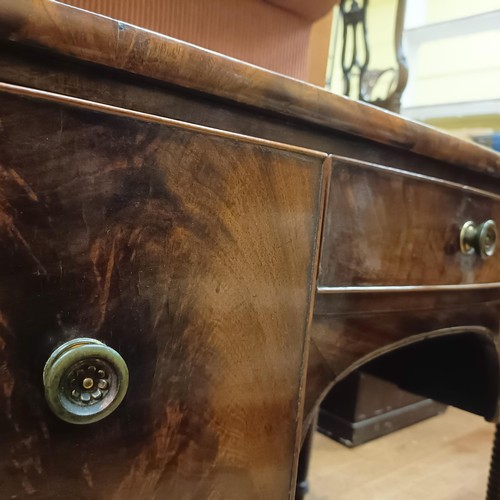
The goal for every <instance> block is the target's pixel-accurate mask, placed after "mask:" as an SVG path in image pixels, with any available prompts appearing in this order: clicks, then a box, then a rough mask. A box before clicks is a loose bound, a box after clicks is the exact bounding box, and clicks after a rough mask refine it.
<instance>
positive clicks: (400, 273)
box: [318, 158, 500, 288]
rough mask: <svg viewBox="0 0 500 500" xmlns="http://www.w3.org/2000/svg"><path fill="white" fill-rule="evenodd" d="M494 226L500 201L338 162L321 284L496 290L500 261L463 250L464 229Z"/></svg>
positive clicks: (401, 174)
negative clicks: (487, 285) (483, 285)
mask: <svg viewBox="0 0 500 500" xmlns="http://www.w3.org/2000/svg"><path fill="white" fill-rule="evenodd" d="M381 193H383V196H381ZM489 219H493V220H498V221H500V196H496V195H493V194H491V193H488V192H481V191H479V190H475V189H472V188H468V187H464V186H462V185H459V184H455V183H451V182H447V181H440V180H439V179H435V178H429V177H425V176H422V175H414V174H410V173H408V172H404V171H401V170H396V169H388V168H384V167H382V166H380V165H373V164H368V163H363V162H354V161H350V160H346V159H342V158H334V161H333V167H332V178H331V183H330V192H329V198H328V204H327V208H326V215H325V230H324V244H323V246H322V251H321V262H320V270H319V280H318V285H319V286H320V287H332V288H343V287H363V286H426V285H427V286H432V285H445V286H446V285H466V284H474V283H499V282H500V255H498V254H497V255H494V256H493V257H491V258H490V259H487V260H482V259H481V258H480V257H479V256H478V255H476V254H473V255H463V254H462V253H461V252H460V249H459V236H460V229H461V228H462V226H463V225H464V224H465V223H466V222H467V221H469V220H472V221H477V222H483V221H486V220H489Z"/></svg>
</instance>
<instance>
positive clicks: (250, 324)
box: [0, 0, 500, 500]
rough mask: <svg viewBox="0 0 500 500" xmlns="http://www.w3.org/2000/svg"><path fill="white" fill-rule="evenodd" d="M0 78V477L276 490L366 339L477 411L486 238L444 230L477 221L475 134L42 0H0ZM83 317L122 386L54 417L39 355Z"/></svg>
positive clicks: (492, 371)
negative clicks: (479, 252)
mask: <svg viewBox="0 0 500 500" xmlns="http://www.w3.org/2000/svg"><path fill="white" fill-rule="evenodd" d="M0 101H1V103H0V104H1V105H2V106H1V108H0V120H1V121H0V124H1V127H0V134H1V138H2V148H1V150H0V202H1V204H0V231H1V235H2V238H1V240H0V241H1V243H0V250H1V254H2V259H1V260H0V263H1V264H0V266H1V269H2V272H1V273H0V279H1V280H2V283H3V286H2V287H1V289H0V290H1V293H0V312H1V316H0V327H1V330H0V388H1V389H0V423H1V427H0V429H1V430H0V435H1V440H2V447H1V451H0V489H1V491H2V495H5V496H6V498H12V497H14V496H15V497H16V498H18V499H20V498H41V499H47V500H48V499H51V500H52V499H58V498H61V499H63V498H68V495H70V496H71V498H81V499H84V498H85V499H88V498H91V499H97V500H100V499H108V498H117V499H118V498H120V499H121V498H130V499H131V500H135V499H143V498H146V499H149V498H151V499H154V498H158V499H160V498H176V499H184V498H186V499H191V498H192V499H204V498H207V499H234V498H248V499H259V500H269V499H273V500H274V499H286V498H293V495H294V491H295V480H296V471H297V460H298V455H299V448H300V442H301V440H302V439H304V437H305V435H306V432H305V431H307V430H308V429H309V428H310V424H311V422H313V420H314V418H315V414H316V410H317V407H318V404H319V403H320V402H321V400H322V398H323V397H324V395H325V394H326V393H327V392H328V390H329V388H330V387H332V385H333V384H335V383H336V382H338V381H339V380H341V379H342V378H344V377H346V376H347V375H348V374H349V373H352V371H353V370H355V369H356V368H358V367H360V366H362V365H364V364H365V363H367V362H368V361H372V362H375V361H377V360H380V364H379V365H378V367H377V370H378V373H377V376H380V377H382V378H386V379H388V380H390V381H391V383H396V384H398V385H400V386H402V387H404V388H406V389H408V390H412V391H414V392H416V393H418V394H422V395H423V396H426V397H433V398H435V399H437V400H439V401H442V402H444V403H446V404H452V405H455V406H458V407H461V408H464V409H466V410H468V411H472V412H474V413H477V414H479V415H482V416H484V417H485V418H487V419H490V420H495V419H497V417H498V395H499V388H498V380H499V376H498V373H499V362H498V352H497V345H498V325H499V305H500V285H499V284H498V283H499V281H500V280H499V273H500V269H499V267H500V264H499V260H498V259H499V257H498V254H497V255H494V256H493V257H491V258H490V259H489V260H484V261H481V260H480V259H479V257H476V256H473V255H472V256H463V255H462V254H460V251H459V248H458V230H459V228H460V227H461V225H462V224H463V223H464V222H466V221H467V220H474V221H475V222H482V221H483V220H485V219H488V218H493V219H496V221H497V223H500V220H499V219H500V217H499V213H498V210H499V209H498V204H499V196H500V186H499V183H498V180H497V179H496V176H497V175H498V174H499V173H500V156H499V155H498V154H496V153H494V152H492V151H487V150H485V149H483V148H481V147H479V146H475V145H472V144H468V143H466V142H463V141H461V140H458V139H455V138H452V137H450V136H447V135H446V134H442V133H440V132H437V131H434V130H432V129H430V128H428V127H424V126H422V125H419V124H416V123H413V122H410V121H407V120H404V119H403V118H401V117H398V116H395V115H391V114H390V113H385V112H383V111H381V110H377V109H374V108H372V107H369V106H367V105H364V104H360V103H355V102H352V101H349V100H348V99H344V98H341V97H338V96H335V95H333V94H329V93H327V92H325V91H323V90H321V89H318V88H315V87H312V86H309V85H305V84H303V83H300V82H298V81H294V80H290V79H287V78H283V77H280V76H278V75H274V74H272V73H269V72H266V71H264V70H260V69H258V68H254V67H251V66H248V65H245V64H243V63H240V62H238V61H234V60H231V59H228V58H225V57H223V56H220V55H217V54H213V53H210V52H207V51H204V50H201V49H198V48H196V47H193V46H189V45H186V44H183V43H181V42H178V41H175V40H173V39H170V38H168V37H164V36H160V35H156V34H153V33H150V32H147V31H144V30H141V29H139V28H135V27H132V26H129V25H125V24H123V23H120V22H117V21H113V20H110V19H107V18H103V17H99V16H95V15H92V14H90V13H86V12H83V11H79V10H77V9H74V8H71V7H68V6H64V5H61V4H58V3H57V2H50V1H47V0H0ZM340 156H342V157H344V158H339V157H340ZM363 162H364V163H363ZM320 259H321V266H320V265H319V262H320ZM318 277H319V283H318V284H319V285H320V286H318V287H317V286H316V280H317V278H318ZM415 287H416V288H415ZM82 335H86V336H90V337H94V338H97V339H100V340H102V341H104V342H106V343H107V344H109V345H110V346H111V347H113V348H115V349H116V350H117V351H119V352H120V353H121V354H122V355H123V357H124V358H125V360H126V361H127V363H128V365H129V371H130V390H129V393H128V394H127V396H126V398H125V400H124V402H123V403H122V405H121V406H120V407H119V408H118V409H117V410H116V412H115V413H113V414H112V415H110V416H109V417H107V418H106V419H105V420H103V421H101V422H97V423H95V424H92V425H89V426H74V425H71V424H67V423H64V422H62V421H59V420H58V419H57V418H56V417H55V416H53V415H52V414H51V412H50V410H49V408H48V406H47V404H46V402H45V400H44V397H43V384H42V377H41V372H42V369H43V364H44V362H45V360H46V359H47V357H48V355H49V354H50V352H51V350H52V349H53V348H54V347H56V346H57V345H58V344H60V343H62V342H63V341H65V340H67V339H69V338H73V337H78V336H82ZM306 372H307V378H306ZM303 430H304V432H303ZM68 492H70V493H68Z"/></svg>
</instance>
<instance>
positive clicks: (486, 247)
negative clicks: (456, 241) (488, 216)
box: [460, 220, 497, 259]
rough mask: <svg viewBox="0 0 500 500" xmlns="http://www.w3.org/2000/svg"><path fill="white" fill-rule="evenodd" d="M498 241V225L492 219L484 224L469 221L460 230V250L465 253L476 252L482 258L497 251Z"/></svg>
mask: <svg viewBox="0 0 500 500" xmlns="http://www.w3.org/2000/svg"><path fill="white" fill-rule="evenodd" d="M496 242H497V226H496V224H495V222H494V221H492V220H487V221H486V222H483V223H482V224H475V223H474V222H472V221H468V222H466V223H465V224H464V225H463V226H462V229H461V231H460V250H461V252H462V253H463V254H465V255H470V254H472V253H474V252H476V253H477V254H478V255H480V256H481V258H482V259H487V258H488V257H491V256H492V255H493V254H494V253H495V248H496Z"/></svg>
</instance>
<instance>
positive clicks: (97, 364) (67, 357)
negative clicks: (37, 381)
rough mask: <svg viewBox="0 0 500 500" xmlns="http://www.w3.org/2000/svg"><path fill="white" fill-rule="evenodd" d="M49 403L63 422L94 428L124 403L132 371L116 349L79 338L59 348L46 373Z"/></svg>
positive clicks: (46, 393) (46, 392)
mask: <svg viewBox="0 0 500 500" xmlns="http://www.w3.org/2000/svg"><path fill="white" fill-rule="evenodd" d="M43 385H44V387H45V399H46V400H47V403H48V404H49V407H50V409H51V410H52V411H53V412H54V413H55V415H57V416H58V417H59V418H60V419H62V420H64V421H66V422H70V423H72V424H91V423H93V422H97V421H98V420H101V419H103V418H104V417H107V416H108V415H109V414H110V413H112V412H113V411H114V410H115V409H116V408H117V407H118V406H119V404H120V403H121V402H122V401H123V398H124V397H125V394H126V392H127V388H128V368H127V365H126V363H125V361H124V360H123V358H122V357H121V356H120V354H118V353H117V352H116V351H115V350H114V349H111V347H108V346H107V345H105V344H103V343H102V342H99V341H98V340H95V339H89V338H79V339H75V340H70V341H69V342H66V343H64V344H63V345H61V346H60V347H58V348H57V349H56V350H55V351H54V352H53V353H52V354H51V356H50V357H49V359H48V360H47V363H46V364H45V368H44V369H43Z"/></svg>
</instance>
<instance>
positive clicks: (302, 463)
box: [295, 409, 319, 500]
mask: <svg viewBox="0 0 500 500" xmlns="http://www.w3.org/2000/svg"><path fill="white" fill-rule="evenodd" d="M318 411H319V409H318ZM317 424H318V413H316V416H315V417H314V419H313V421H312V423H311V425H310V426H309V429H308V431H307V434H306V437H305V438H304V441H303V443H302V448H301V449H300V455H299V468H298V471H297V487H296V490H295V500H304V498H305V496H306V494H307V492H308V490H309V484H308V481H307V473H308V471H309V462H310V459H311V451H312V442H313V436H314V432H315V431H316V427H317Z"/></svg>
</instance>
